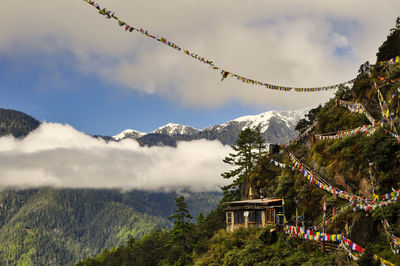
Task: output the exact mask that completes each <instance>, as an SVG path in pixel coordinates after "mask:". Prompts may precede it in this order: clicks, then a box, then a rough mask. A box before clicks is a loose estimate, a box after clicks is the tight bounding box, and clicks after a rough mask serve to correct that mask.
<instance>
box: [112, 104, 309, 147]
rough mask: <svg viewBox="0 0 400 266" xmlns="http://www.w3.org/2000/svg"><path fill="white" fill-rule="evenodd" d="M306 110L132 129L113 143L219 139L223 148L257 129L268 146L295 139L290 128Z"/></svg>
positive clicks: (152, 143)
mask: <svg viewBox="0 0 400 266" xmlns="http://www.w3.org/2000/svg"><path fill="white" fill-rule="evenodd" d="M310 109H311V108H308V109H302V110H296V111H268V112H265V113H261V114H258V115H248V116H242V117H239V118H236V119H234V120H231V121H228V122H226V123H224V124H220V125H216V126H210V127H207V128H205V129H203V130H199V129H196V128H193V127H189V126H184V125H179V124H173V123H169V124H167V125H165V126H162V127H159V128H157V129H156V130H154V131H153V132H150V133H142V132H138V131H135V130H132V129H128V130H125V131H123V132H121V133H120V134H118V135H116V136H114V137H113V138H114V139H115V140H121V139H124V138H132V139H136V140H138V141H139V143H140V144H141V145H149V146H152V145H172V146H173V145H175V144H176V141H179V140H186V141H189V140H194V139H209V140H215V139H216V140H219V141H220V142H221V143H222V144H224V145H234V144H235V143H236V140H237V137H238V135H239V133H240V131H241V130H242V129H244V128H254V127H256V126H258V125H260V126H261V134H262V136H263V137H264V139H265V140H266V142H268V143H284V142H287V141H289V140H291V139H294V138H296V137H297V136H298V132H297V131H296V130H295V129H294V128H295V126H296V124H297V122H298V121H299V120H300V119H301V118H304V116H305V114H307V113H308V111H309V110H310Z"/></svg>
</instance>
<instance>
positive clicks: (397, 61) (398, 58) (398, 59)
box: [387, 56, 400, 65]
mask: <svg viewBox="0 0 400 266" xmlns="http://www.w3.org/2000/svg"><path fill="white" fill-rule="evenodd" d="M387 62H388V63H389V64H390V65H394V64H395V63H399V62H400V56H396V57H394V58H391V59H389V60H387Z"/></svg>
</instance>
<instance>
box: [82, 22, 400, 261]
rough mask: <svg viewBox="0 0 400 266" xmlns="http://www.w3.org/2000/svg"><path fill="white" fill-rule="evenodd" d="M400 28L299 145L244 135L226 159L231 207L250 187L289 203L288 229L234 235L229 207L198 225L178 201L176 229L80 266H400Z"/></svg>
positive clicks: (319, 114) (303, 129)
mask: <svg viewBox="0 0 400 266" xmlns="http://www.w3.org/2000/svg"><path fill="white" fill-rule="evenodd" d="M399 22H400V18H398V19H397V21H396V27H395V28H394V29H392V30H391V33H390V34H389V36H388V37H387V40H386V41H385V42H384V43H383V44H382V46H381V47H380V48H379V52H378V54H377V56H378V62H377V63H376V64H375V65H371V64H369V63H368V62H366V63H365V64H363V65H362V66H361V67H360V70H359V75H358V77H357V79H356V80H355V82H354V84H352V86H351V87H344V86H342V87H341V88H340V89H339V90H338V91H337V93H336V95H335V98H333V99H331V100H330V101H329V102H328V103H326V104H325V105H324V106H320V107H318V108H315V109H313V110H311V111H310V112H309V114H308V115H307V118H306V119H304V120H301V121H299V123H298V124H297V126H296V129H297V130H299V131H300V133H301V135H300V136H299V138H297V139H296V140H293V141H292V142H290V143H287V144H285V145H282V146H281V147H280V149H279V151H278V150H275V151H274V152H272V153H269V154H266V153H265V152H263V147H262V145H258V146H257V131H253V133H252V132H251V130H249V129H247V132H246V130H243V131H242V132H241V133H240V135H239V139H238V141H237V145H236V146H235V147H234V151H235V153H233V154H230V155H229V156H227V158H226V159H225V162H227V163H229V164H232V165H234V166H236V169H234V170H232V171H231V172H226V173H223V177H225V178H229V179H231V180H232V184H231V185H228V186H226V187H225V188H224V199H223V200H222V202H224V201H226V200H240V199H245V198H248V197H249V191H250V188H251V191H253V194H255V196H256V197H257V196H258V197H276V198H284V207H285V217H286V220H287V221H285V225H284V226H277V227H276V228H275V227H273V228H263V229H243V230H242V229H240V230H237V231H235V232H234V233H226V232H225V229H223V228H224V223H225V219H224V218H225V217H224V210H223V209H224V205H222V204H221V205H220V206H219V208H218V209H217V210H216V211H215V212H212V213H211V214H210V215H208V216H207V217H205V218H204V217H198V218H197V219H196V221H195V222H191V221H190V219H189V220H188V219H186V220H185V219H183V218H184V217H186V216H185V215H186V214H187V212H185V211H184V210H185V208H184V207H185V206H184V204H182V203H181V202H180V201H179V200H178V199H177V202H176V203H177V212H175V213H180V217H181V219H179V218H178V219H176V220H175V221H174V226H173V228H172V229H171V230H164V231H155V232H153V233H152V234H150V235H148V236H147V237H145V238H142V239H141V240H139V241H136V240H133V239H131V240H129V241H128V242H127V243H126V244H125V245H122V246H120V247H118V248H115V249H113V250H112V251H109V250H106V251H104V252H102V253H101V254H99V255H98V256H97V258H88V259H86V260H84V261H82V262H81V263H79V265H123V264H125V265H128V264H129V265H193V264H194V265H357V264H358V265H395V264H400V255H399V253H400V238H399V237H400V216H399V214H400V136H399V135H398V132H399V130H400V119H399V113H400V62H399V61H400V60H399V58H400V57H398V56H399V54H400V39H399V38H400V34H399V33H400V23H399ZM395 56H396V57H395ZM257 147H258V153H257V152H255V153H254V152H252V151H253V150H257ZM257 154H258V155H261V156H259V157H258V161H256V162H255V161H254V157H253V156H254V155H257ZM222 202H221V203H222ZM174 218H176V216H174ZM183 221H185V222H183ZM205 228H207V230H205ZM271 229H272V230H271ZM205 232H207V234H206V233H205ZM210 233H211V234H210ZM177 236H179V238H178V239H179V241H176V239H177V238H176V237H177Z"/></svg>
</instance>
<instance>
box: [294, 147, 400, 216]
mask: <svg viewBox="0 0 400 266" xmlns="http://www.w3.org/2000/svg"><path fill="white" fill-rule="evenodd" d="M289 157H290V159H291V160H292V162H293V164H294V166H293V167H292V170H298V171H300V173H301V174H302V175H303V176H304V177H306V178H307V180H308V181H309V182H310V183H311V184H315V185H316V186H317V187H318V188H320V189H323V190H325V191H327V192H329V193H331V194H333V195H335V196H337V197H339V198H342V199H345V200H347V201H349V202H351V203H353V208H355V209H359V210H363V211H367V212H368V211H370V210H375V209H377V208H381V207H386V206H388V205H390V204H393V203H395V202H396V201H399V200H400V189H399V190H397V191H393V192H391V193H387V194H383V195H379V196H376V195H375V198H374V199H368V198H366V197H360V196H357V195H354V194H351V193H349V192H346V191H343V190H341V189H339V188H337V187H335V186H332V185H330V184H328V183H327V182H326V181H323V180H322V178H321V177H320V176H319V175H318V174H317V173H316V172H314V171H310V170H308V168H307V167H306V166H305V165H304V164H302V163H301V162H300V161H298V160H297V159H296V157H295V156H294V155H293V154H291V153H289ZM379 199H382V200H379Z"/></svg>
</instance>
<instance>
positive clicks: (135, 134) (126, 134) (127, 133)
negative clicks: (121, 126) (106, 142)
mask: <svg viewBox="0 0 400 266" xmlns="http://www.w3.org/2000/svg"><path fill="white" fill-rule="evenodd" d="M144 135H146V133H143V132H140V131H137V130H134V129H126V130H124V131H122V132H121V133H119V134H118V135H115V136H113V139H115V140H122V139H125V138H131V139H137V138H140V137H142V136H144Z"/></svg>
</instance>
